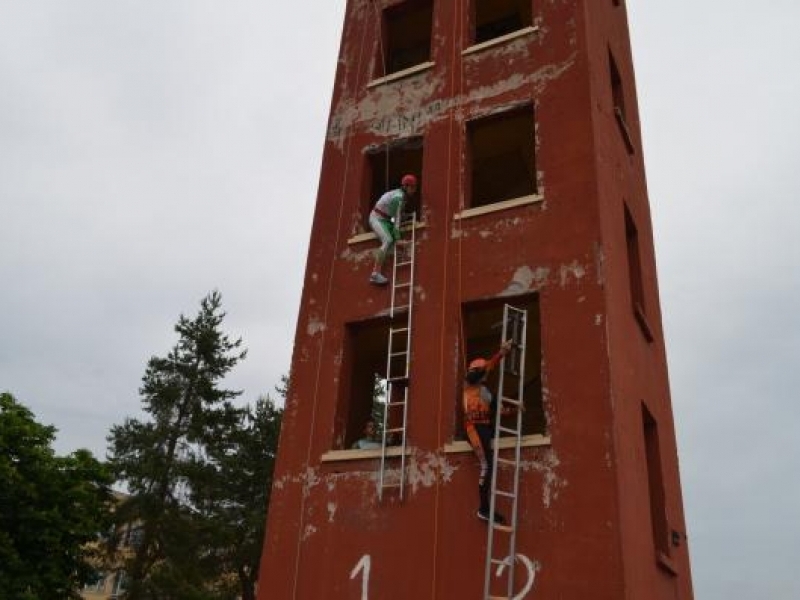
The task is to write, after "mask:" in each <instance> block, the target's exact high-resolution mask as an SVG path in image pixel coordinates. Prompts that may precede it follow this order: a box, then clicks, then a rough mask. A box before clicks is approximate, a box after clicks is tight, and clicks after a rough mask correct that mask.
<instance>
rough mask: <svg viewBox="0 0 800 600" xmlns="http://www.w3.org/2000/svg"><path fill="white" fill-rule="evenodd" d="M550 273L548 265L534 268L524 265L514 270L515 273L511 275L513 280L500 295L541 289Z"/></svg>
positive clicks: (511, 294)
mask: <svg viewBox="0 0 800 600" xmlns="http://www.w3.org/2000/svg"><path fill="white" fill-rule="evenodd" d="M549 275H550V269H548V268H546V267H537V268H536V269H532V268H531V267H529V266H527V265H523V266H521V267H518V268H517V270H516V271H514V275H512V276H511V282H510V283H509V284H508V286H507V287H506V289H504V290H503V291H502V292H500V294H499V295H500V296H513V295H516V294H520V293H522V292H527V291H530V290H537V289H540V288H542V287H543V286H544V285H545V284H546V283H547V278H548V277H549Z"/></svg>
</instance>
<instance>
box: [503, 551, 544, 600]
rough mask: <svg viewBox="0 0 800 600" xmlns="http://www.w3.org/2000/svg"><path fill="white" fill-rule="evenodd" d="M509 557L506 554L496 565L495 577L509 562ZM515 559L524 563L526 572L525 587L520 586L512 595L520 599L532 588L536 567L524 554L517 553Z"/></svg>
mask: <svg viewBox="0 0 800 600" xmlns="http://www.w3.org/2000/svg"><path fill="white" fill-rule="evenodd" d="M510 558H511V557H510V556H506V558H505V560H504V561H503V562H502V563H500V564H499V565H498V566H497V571H495V577H500V576H501V575H502V574H503V570H505V568H506V564H507V563H508V562H509V559H510ZM517 560H518V561H519V562H521V563H522V564H523V565H525V570H526V571H527V572H528V580H527V581H526V582H525V587H523V588H522V590H521V591H520V592H519V594H517V595H516V596H514V600H522V599H523V598H525V596H527V595H528V593H529V592H530V591H531V590H532V589H533V584H534V583H535V582H536V570H537V567H536V565H534V564H533V561H531V559H530V558H528V557H527V556H525V555H524V554H517Z"/></svg>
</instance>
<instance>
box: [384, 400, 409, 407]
mask: <svg viewBox="0 0 800 600" xmlns="http://www.w3.org/2000/svg"><path fill="white" fill-rule="evenodd" d="M405 405H406V401H405V400H398V401H397V402H387V403H386V407H387V408H393V407H395V406H405Z"/></svg>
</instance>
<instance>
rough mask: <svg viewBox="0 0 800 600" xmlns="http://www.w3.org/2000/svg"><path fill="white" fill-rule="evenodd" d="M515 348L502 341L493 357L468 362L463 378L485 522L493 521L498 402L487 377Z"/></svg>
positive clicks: (467, 427)
mask: <svg viewBox="0 0 800 600" xmlns="http://www.w3.org/2000/svg"><path fill="white" fill-rule="evenodd" d="M512 346H513V342H512V341H511V340H507V341H505V342H503V344H502V345H501V346H500V349H499V350H498V351H497V352H496V353H495V355H494V356H492V358H490V359H489V360H486V359H484V358H476V359H475V360H473V361H472V362H471V363H469V368H468V369H467V373H466V376H465V378H464V392H463V402H464V429H465V430H466V433H467V439H468V440H469V444H470V446H472V450H473V451H474V452H475V456H477V457H478V462H479V464H480V476H479V478H478V497H479V498H480V506H479V508H478V518H479V519H482V520H484V521H488V520H489V519H490V515H489V488H490V487H491V485H492V468H493V467H494V465H493V455H492V437H493V436H494V423H495V418H496V417H497V402H496V400H495V399H494V397H493V396H492V392H490V391H489V388H488V387H486V384H485V382H486V378H487V377H488V375H489V373H490V372H491V371H492V369H494V368H495V367H496V366H497V364H498V363H499V362H500V359H502V358H503V357H504V356H505V355H506V354H508V352H509V350H511V347H512ZM515 410H516V409H505V410H504V411H503V414H502V416H505V415H506V414H512V413H513V412H515ZM494 521H495V523H505V519H504V518H503V516H502V515H500V514H498V513H497V512H495V514H494Z"/></svg>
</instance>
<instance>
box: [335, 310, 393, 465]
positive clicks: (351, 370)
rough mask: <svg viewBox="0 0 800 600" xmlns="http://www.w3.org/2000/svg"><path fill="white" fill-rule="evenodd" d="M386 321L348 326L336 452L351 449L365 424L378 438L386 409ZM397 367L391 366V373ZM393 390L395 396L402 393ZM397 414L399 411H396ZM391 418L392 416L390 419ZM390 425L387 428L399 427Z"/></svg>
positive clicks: (377, 320)
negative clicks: (369, 425)
mask: <svg viewBox="0 0 800 600" xmlns="http://www.w3.org/2000/svg"><path fill="white" fill-rule="evenodd" d="M388 336H389V320H387V319H375V320H371V321H365V322H359V323H352V324H349V325H348V326H347V329H346V340H345V361H344V364H343V369H342V378H341V381H340V390H341V394H340V401H339V405H338V411H337V415H338V416H337V424H336V429H337V431H336V440H337V441H336V442H335V443H334V446H336V447H337V448H338V449H349V448H352V446H353V444H354V443H355V442H356V441H357V440H359V439H360V438H362V437H363V434H364V426H365V424H366V423H367V421H370V420H372V421H373V422H374V423H375V430H376V433H377V434H378V435H380V433H381V431H382V430H383V429H382V428H383V413H384V410H385V407H386V394H387V391H386V390H387V386H386V368H387V363H386V359H387V352H388V341H389V337H388ZM399 368H400V367H399V366H398V365H397V364H393V365H392V373H396V372H397V371H398V369H399ZM397 387H398V386H395V393H402V389H400V390H398V389H397ZM397 412H399V411H397ZM391 416H392V418H394V415H391ZM398 425H399V423H396V424H395V423H391V424H390V426H398Z"/></svg>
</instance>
